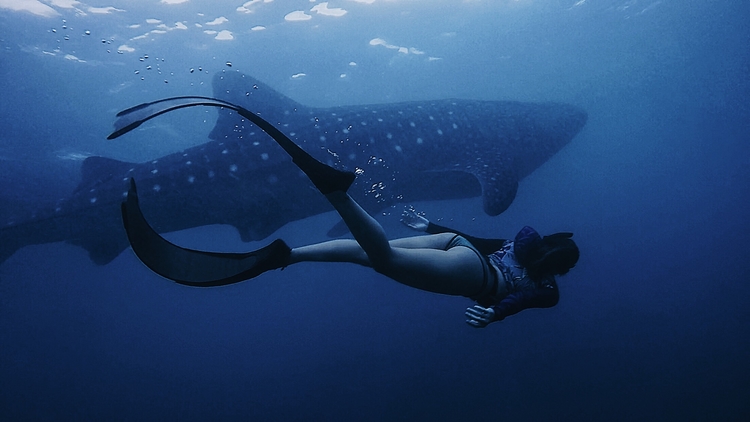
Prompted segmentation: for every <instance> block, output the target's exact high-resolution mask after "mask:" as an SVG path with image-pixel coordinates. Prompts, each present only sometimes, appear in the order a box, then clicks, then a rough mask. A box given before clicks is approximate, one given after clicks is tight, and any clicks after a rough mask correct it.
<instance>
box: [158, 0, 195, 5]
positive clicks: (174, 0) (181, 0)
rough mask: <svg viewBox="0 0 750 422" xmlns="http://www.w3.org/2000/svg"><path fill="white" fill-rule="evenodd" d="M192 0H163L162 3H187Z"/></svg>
mask: <svg viewBox="0 0 750 422" xmlns="http://www.w3.org/2000/svg"><path fill="white" fill-rule="evenodd" d="M188 1H190V0H161V3H164V4H182V3H187V2H188Z"/></svg>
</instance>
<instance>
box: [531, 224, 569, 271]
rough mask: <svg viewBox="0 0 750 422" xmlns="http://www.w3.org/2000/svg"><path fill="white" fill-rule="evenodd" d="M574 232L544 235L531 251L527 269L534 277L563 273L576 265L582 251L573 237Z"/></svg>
mask: <svg viewBox="0 0 750 422" xmlns="http://www.w3.org/2000/svg"><path fill="white" fill-rule="evenodd" d="M571 237H573V233H555V234H551V235H549V236H544V237H543V238H542V239H541V242H538V243H537V245H535V246H536V248H534V250H533V251H530V253H529V256H528V259H527V261H528V264H527V265H526V270H527V271H528V273H529V276H530V277H531V278H532V279H539V278H544V277H547V276H551V275H563V274H566V273H567V272H568V271H570V269H571V268H573V267H575V265H576V263H577V262H578V258H579V256H580V253H579V251H578V246H577V245H576V243H575V242H574V241H573V239H571Z"/></svg>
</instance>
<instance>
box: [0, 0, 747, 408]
mask: <svg viewBox="0 0 750 422" xmlns="http://www.w3.org/2000/svg"><path fill="white" fill-rule="evenodd" d="M130 3H133V2H126V1H119V2H118V1H113V2H111V3H106V4H104V3H101V4H100V3H96V4H95V3H90V4H89V3H87V4H83V3H80V4H79V5H78V6H77V7H78V8H79V9H80V10H81V12H82V13H78V12H76V11H75V10H73V9H62V8H59V7H56V10H57V12H58V13H59V14H58V15H55V16H50V17H43V16H37V15H33V14H31V13H27V12H14V11H10V10H7V9H0V47H1V48H0V87H1V91H0V93H1V95H0V116H1V117H0V119H1V120H0V176H2V183H0V206H1V207H2V208H3V209H2V210H0V218H1V217H3V216H4V215H6V214H7V213H9V212H10V211H9V210H12V209H16V208H33V207H34V206H36V205H38V204H41V203H43V202H47V201H50V202H51V201H54V200H56V199H57V198H60V197H63V196H65V195H67V194H68V193H69V192H71V191H72V189H74V187H75V185H76V183H77V177H78V175H77V171H78V166H79V165H80V160H75V159H74V158H76V157H77V155H76V154H84V155H90V154H95V155H103V156H108V157H113V158H117V159H121V160H131V161H142V160H147V159H151V158H154V157H158V156H160V155H163V154H166V153H169V152H174V151H178V150H180V149H182V148H185V147H187V146H191V145H197V144H200V143H203V142H205V141H206V140H207V138H206V134H207V133H208V131H210V129H211V127H212V126H213V124H214V119H215V113H206V112H205V111H204V112H201V113H202V114H199V113H197V112H196V113H193V114H191V112H186V113H183V114H179V113H177V114H174V115H172V116H166V117H164V118H163V119H162V120H160V121H155V122H154V124H153V125H151V126H148V127H145V128H144V130H142V131H139V132H137V133H135V134H134V135H133V136H130V137H129V138H128V139H122V140H117V141H115V142H108V141H105V140H104V138H105V137H106V135H107V134H108V133H109V131H110V129H111V122H112V121H113V120H114V114H115V113H116V112H117V111H118V110H120V109H123V108H126V107H128V106H131V105H134V104H138V103H141V102H144V101H148V100H152V99H155V98H159V97H162V96H168V95H185V94H197V95H206V94H211V89H210V80H211V77H212V76H213V74H215V73H216V72H220V71H222V70H225V69H227V66H226V62H227V61H230V62H231V63H232V69H233V70H234V69H237V70H241V71H243V72H245V73H248V74H251V75H253V76H255V77H257V78H259V79H261V80H263V81H264V82H266V83H268V84H269V85H270V86H272V87H274V88H276V89H278V90H279V91H281V92H283V93H285V94H287V95H289V96H290V97H292V98H294V99H296V100H298V101H300V102H303V103H306V104H310V105H316V106H330V105H343V104H364V103H373V102H391V101H400V100H407V99H432V98H449V97H460V98H477V99H497V100H504V99H512V100H526V101H535V100H539V101H542V100H554V101H566V102H570V103H574V104H577V105H580V106H582V107H584V108H586V109H587V110H588V112H589V123H588V125H587V126H586V128H585V129H584V130H583V132H582V133H581V134H580V135H579V136H578V137H576V138H575V139H574V141H573V142H572V143H571V144H570V145H569V146H568V147H567V148H565V149H564V150H563V151H562V152H561V153H559V154H558V155H557V156H555V157H554V158H553V159H552V160H550V161H549V162H548V163H547V164H545V165H544V166H543V167H542V168H540V169H539V170H537V171H536V172H535V173H534V174H532V175H531V176H530V177H528V178H527V179H525V180H524V181H523V182H522V183H521V186H520V190H519V195H518V197H517V199H516V201H515V203H514V204H513V205H512V206H511V208H510V209H509V210H508V211H507V212H506V213H504V214H503V215H501V216H499V217H495V218H490V217H488V216H486V215H484V214H483V212H482V211H481V201H480V200H479V199H471V200H464V201H447V202H434V203H423V204H415V205H417V207H418V208H419V209H421V210H424V211H426V212H427V213H428V216H429V217H431V218H434V219H438V218H440V219H442V220H441V221H442V222H444V223H446V224H449V225H452V226H455V227H456V228H458V229H461V230H463V231H466V232H469V233H475V234H477V235H485V236H488V237H489V236H497V237H509V236H512V235H513V234H515V232H516V231H517V230H518V228H520V227H521V226H523V225H526V224H529V225H532V226H534V227H536V228H537V229H538V230H540V231H541V232H550V231H562V230H566V231H567V230H570V231H573V232H575V238H576V240H577V242H578V244H579V246H580V248H581V251H582V256H581V260H580V262H579V264H578V266H577V267H576V268H575V269H574V270H573V271H571V273H570V274H569V275H567V276H565V277H563V278H562V279H561V280H560V289H561V301H560V304H559V305H558V306H557V307H555V308H553V309H550V310H530V311H525V312H523V313H521V314H519V315H517V316H514V317H512V318H508V319H507V320H506V321H503V322H501V323H497V324H494V325H492V326H490V327H488V328H487V329H484V330H474V329H471V328H470V327H468V326H467V325H465V323H464V322H463V310H464V308H465V307H466V306H468V305H469V304H470V303H469V302H468V301H467V300H465V299H460V298H451V297H442V296H437V295H433V294H428V293H424V292H420V291H414V290H410V289H408V288H406V287H403V286H400V285H398V284H396V283H394V282H392V281H390V280H388V279H385V278H384V277H382V276H379V275H377V274H374V273H373V272H372V271H369V270H366V269H364V268H358V267H356V266H353V265H346V264H339V265H335V264H328V265H325V264H300V265H297V266H294V267H290V268H287V269H285V270H284V271H280V272H279V271H276V272H273V273H270V274H268V275H264V276H263V277H261V278H259V279H257V280H255V281H252V282H246V283H242V284H239V285H234V286H230V287H226V288H220V289H208V290H199V289H190V288H184V287H181V286H177V285H174V284H171V283H168V282H165V281H164V280H162V279H160V278H158V277H157V276H155V275H153V274H151V273H150V272H149V271H148V270H147V269H145V268H144V267H143V266H142V265H141V264H140V263H139V262H138V261H137V260H136V258H135V257H134V256H133V255H132V252H130V251H126V252H125V253H123V254H122V255H121V256H120V257H118V258H117V259H116V260H115V261H114V262H112V263H111V264H109V265H106V266H103V267H97V266H95V265H93V264H92V263H90V261H89V260H88V257H87V256H86V253H85V251H83V250H82V249H79V248H76V247H74V246H70V245H66V244H48V245H38V246H29V247H26V248H24V249H22V250H20V251H19V252H18V253H16V254H15V255H14V256H13V257H11V258H10V259H9V260H8V261H6V262H5V263H3V264H2V265H0V380H2V381H0V419H4V420H21V419H45V420H50V419H56V420H60V419H79V420H104V419H108V420H156V419H165V418H166V419H181V420H209V419H211V420H213V419H245V420H247V419H250V420H303V419H304V420H337V419H338V420H469V419H470V418H483V419H484V418H493V419H504V420H530V421H536V420H551V419H555V420H607V421H612V420H624V421H625V420H627V421H629V420H679V421H685V420H738V421H739V420H746V419H747V418H748V416H750V405H748V400H747V399H748V397H750V381H748V375H750V360H748V357H750V346H749V341H748V338H750V329H749V325H748V322H747V320H748V318H749V317H750V312H749V311H748V308H747V305H746V303H747V300H748V297H750V287H749V286H748V283H747V274H748V272H749V271H750V262H749V261H748V259H747V251H748V246H747V245H748V243H749V242H750V230H749V227H748V222H747V217H748V211H747V210H748V207H747V203H748V197H749V196H750V193H749V192H748V190H749V187H750V183H748V182H749V181H750V147H748V141H750V106H749V105H748V100H747V98H748V94H750V89H749V88H750V49H748V45H750V27H749V24H748V22H750V6H748V5H747V3H746V2H744V1H739V0H738V1H697V0H679V1H678V0H662V1H641V0H627V1H624V0H620V1H603V0H601V1H596V0H588V1H585V2H582V3H581V4H578V5H576V4H577V2H576V1H573V0H570V1H566V0H560V1H532V0H519V1H496V2H489V1H487V2H482V1H469V2H460V1H448V0H445V1H442V2H409V1H404V2H381V1H376V2H375V3H373V4H369V5H368V4H360V3H355V2H351V1H342V2H340V3H337V4H334V3H331V4H329V6H330V7H343V8H345V9H347V10H348V13H347V14H346V15H345V16H343V17H340V18H336V17H330V16H321V15H317V14H314V13H312V15H313V16H312V19H310V20H309V21H305V22H286V21H284V15H286V13H288V12H290V11H292V10H295V9H299V10H309V8H310V7H312V6H313V5H314V4H313V3H310V2H308V1H301V0H300V1H294V2H292V1H289V2H286V1H277V2H272V3H268V4H265V3H260V4H256V5H253V6H252V7H253V8H255V12H254V13H252V14H247V15H245V14H240V13H238V12H236V11H235V9H236V8H237V7H238V6H239V5H240V3H232V2H223V1H222V2H203V1H192V2H189V3H185V4H181V5H171V6H170V5H164V4H160V3H159V2H157V1H156V0H154V1H149V2H145V1H144V2H138V3H137V5H136V6H133V5H131V4H130ZM2 4H3V3H0V5H2ZM89 5H94V6H110V5H114V6H116V7H119V8H120V9H123V10H124V11H123V12H115V13H111V14H107V15H100V14H94V13H91V12H87V9H86V7H87V6H89ZM199 12H200V13H203V15H199V14H198V13H199ZM222 15H223V16H226V17H227V19H229V22H227V23H225V24H223V25H222V26H220V27H219V28H218V29H228V30H231V31H232V32H233V34H234V36H235V39H234V40H231V41H218V40H214V39H213V36H212V35H208V34H205V33H203V32H202V31H203V30H204V29H207V28H209V27H207V26H205V22H208V21H211V20H213V19H214V18H216V17H218V16H222ZM147 18H156V19H161V20H163V21H164V23H165V24H166V25H168V26H169V27H172V26H174V22H176V21H181V22H185V25H186V26H188V29H187V30H172V31H168V32H167V33H165V34H152V35H151V36H149V37H147V38H145V39H141V40H130V38H132V37H134V36H137V35H140V34H142V33H145V32H146V31H148V30H150V29H153V28H154V26H155V25H153V24H147V23H146V22H145V20H146V19H147ZM63 19H64V20H65V22H64V23H63ZM195 23H201V24H203V27H202V28H197V27H196V26H195V25H194V24H195ZM132 24H141V27H139V28H137V29H133V28H128V25H132ZM63 25H66V27H67V28H66V29H63V28H62V26H63ZM255 25H264V26H266V28H267V29H266V30H265V31H249V28H251V27H252V26H255ZM53 28H54V29H55V32H52V31H51V30H52V29H53ZM211 29H213V28H211ZM84 30H89V31H91V35H85V34H84V32H83V31H84ZM65 35H68V38H69V39H67V40H66V39H64V36H65ZM373 38H382V39H384V40H386V41H387V42H389V43H391V44H394V45H399V46H406V47H413V48H417V49H419V50H421V51H424V52H425V53H426V54H424V55H419V54H402V53H398V52H397V51H395V50H390V49H386V48H384V47H382V46H372V45H369V41H370V40H371V39H373ZM102 40H105V42H102ZM123 44H127V45H129V46H131V47H133V48H134V49H135V51H134V52H128V53H124V54H118V53H117V48H118V47H119V46H120V45H123ZM66 54H70V55H73V56H75V57H77V58H78V59H80V60H85V62H79V61H76V60H70V59H65V58H64V56H65V55H66ZM144 55H148V56H149V58H148V59H145V60H144V61H140V60H139V58H141V57H143V56H144ZM430 56H432V57H437V58H440V60H428V57H430ZM162 59H163V61H161V60H162ZM352 61H353V62H356V64H357V65H356V66H351V65H350V64H349V62H352ZM147 65H151V66H152V69H151V70H147V69H146V66H147ZM199 66H200V67H202V69H203V72H202V73H201V72H195V73H190V72H189V71H188V69H190V68H195V69H197V68H198V67H199ZM136 71H138V72H139V73H137V74H136ZM159 71H160V72H162V73H161V74H158V72H159ZM300 72H303V73H305V74H306V75H307V76H304V77H301V78H292V77H291V76H292V75H294V74H297V73H300ZM342 73H346V76H345V77H343V78H342V77H341V76H340V75H341V74H342ZM141 77H143V78H144V79H143V80H141ZM165 80H166V81H167V83H165ZM196 116H198V117H199V118H195V117H196ZM399 213H400V208H395V209H393V210H391V211H390V212H387V213H386V215H383V216H381V217H382V218H380V219H381V221H382V222H383V224H384V226H385V227H386V230H387V231H388V232H389V233H391V234H392V236H393V237H397V236H403V235H408V234H411V233H409V232H408V231H407V230H406V229H405V228H403V227H400V224H399V223H398V214H399ZM335 222H336V219H335V217H334V216H333V215H330V214H329V215H323V216H318V217H314V218H311V219H308V220H305V221H301V222H296V223H293V224H290V225H288V226H286V227H284V228H282V229H281V230H280V231H279V232H278V233H276V234H275V236H277V237H282V238H284V239H287V240H288V241H289V243H290V244H292V245H301V244H305V243H309V242H315V241H320V240H324V239H325V232H326V231H327V230H328V229H329V228H330V227H331V225H332V224H334V223H335ZM170 238H171V239H174V240H176V241H178V242H180V243H182V244H185V245H192V246H194V247H201V248H210V247H212V246H214V245H218V246H217V247H221V248H230V249H231V248H234V249H236V250H246V249H248V248H255V247H258V246H260V245H262V244H264V243H265V242H258V243H253V244H243V243H242V242H240V240H239V237H238V235H237V234H236V232H235V231H234V230H233V229H232V228H230V227H205V228H199V229H194V230H189V231H186V232H181V233H174V234H172V235H170Z"/></svg>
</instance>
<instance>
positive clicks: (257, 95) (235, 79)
mask: <svg viewBox="0 0 750 422" xmlns="http://www.w3.org/2000/svg"><path fill="white" fill-rule="evenodd" d="M219 82H223V83H222V84H221V86H231V87H242V89H234V90H231V89H222V90H218V89H215V91H214V95H215V96H216V97H217V98H218V99H220V100H222V101H226V102H228V103H231V104H235V105H238V106H240V107H244V108H246V109H248V110H254V111H257V112H258V115H260V116H263V118H264V119H265V120H268V121H269V122H271V123H278V122H280V121H282V120H284V119H285V116H288V115H290V114H293V113H307V112H308V111H309V110H310V107H307V106H305V105H302V104H300V103H298V102H297V101H294V100H293V99H291V98H289V97H287V96H286V95H284V94H282V93H280V92H278V91H276V90H275V89H273V88H271V87H270V86H268V85H266V84H264V83H263V82H261V81H259V80H257V79H255V78H253V77H252V76H248V75H245V74H242V73H240V72H235V71H232V72H224V73H218V74H216V75H215V76H214V82H213V84H214V87H217V86H219V85H220V84H219ZM238 123H239V122H238V120H237V117H233V116H232V113H231V112H230V111H229V110H226V111H220V112H219V118H218V119H217V120H216V125H214V128H213V130H212V131H211V133H209V135H208V137H209V138H211V139H214V140H222V139H224V137H225V135H227V134H228V133H232V132H231V131H233V130H234V127H235V126H236V125H237V124H238ZM226 131H230V132H228V133H225V132H226Z"/></svg>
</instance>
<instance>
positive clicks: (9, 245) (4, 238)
mask: <svg viewBox="0 0 750 422" xmlns="http://www.w3.org/2000/svg"><path fill="white" fill-rule="evenodd" d="M23 246H24V245H23V244H22V243H21V238H20V237H18V236H14V233H13V228H12V227H9V228H3V229H0V264H2V263H3V262H5V260H6V259H8V258H10V257H11V256H13V254H14V253H16V251H17V250H19V249H21V248H22V247H23Z"/></svg>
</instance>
